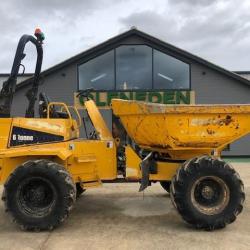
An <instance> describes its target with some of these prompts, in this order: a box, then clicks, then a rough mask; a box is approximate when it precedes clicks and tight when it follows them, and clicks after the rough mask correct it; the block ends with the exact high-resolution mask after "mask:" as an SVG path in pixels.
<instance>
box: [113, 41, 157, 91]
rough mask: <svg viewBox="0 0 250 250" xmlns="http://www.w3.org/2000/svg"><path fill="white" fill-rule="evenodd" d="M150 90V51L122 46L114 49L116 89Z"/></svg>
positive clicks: (139, 47)
mask: <svg viewBox="0 0 250 250" xmlns="http://www.w3.org/2000/svg"><path fill="white" fill-rule="evenodd" d="M151 88H152V49H151V48H150V47H148V46H145V45H124V46H120V47H118V48H117V49H116V89H119V90H126V89H151Z"/></svg>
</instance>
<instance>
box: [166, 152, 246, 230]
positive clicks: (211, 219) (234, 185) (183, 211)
mask: <svg viewBox="0 0 250 250" xmlns="http://www.w3.org/2000/svg"><path fill="white" fill-rule="evenodd" d="M209 175H210V176H212V175H214V176H217V177H219V178H220V179H222V180H223V181H224V183H225V184H226V186H227V187H228V189H229V191H230V192H229V198H228V199H229V201H228V204H227V205H226V206H225V208H223V210H222V211H221V212H220V213H219V214H213V215H207V214H204V213H201V212H200V211H199V210H198V209H196V207H195V206H194V204H193V203H192V199H191V188H192V184H194V183H195V180H197V179H199V178H200V177H204V176H208V177H209ZM170 197H171V201H172V203H173V205H174V206H175V207H176V208H177V210H178V212H179V213H180V215H181V216H182V218H183V219H184V220H185V221H186V222H187V223H189V224H191V225H193V226H194V227H196V228H198V229H205V230H209V231H210V230H215V229H220V228H224V227H225V226H226V225H227V224H230V223H232V222H233V221H235V219H236V217H237V215H238V214H240V213H241V211H242V209H243V203H244V200H245V193H244V186H243V182H242V180H241V179H240V176H239V174H238V173H237V172H236V171H235V170H234V169H233V167H232V166H231V165H230V164H229V163H226V162H224V161H222V160H221V159H217V158H212V157H210V156H202V157H196V158H193V159H191V160H188V161H186V162H185V163H184V164H183V165H182V166H181V167H180V168H179V169H178V171H177V173H176V175H175V176H174V177H173V179H172V182H171V187H170Z"/></svg>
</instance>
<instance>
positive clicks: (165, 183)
mask: <svg viewBox="0 0 250 250" xmlns="http://www.w3.org/2000/svg"><path fill="white" fill-rule="evenodd" d="M160 184H161V186H162V187H163V189H165V190H166V191H167V192H168V193H170V185H171V181H160Z"/></svg>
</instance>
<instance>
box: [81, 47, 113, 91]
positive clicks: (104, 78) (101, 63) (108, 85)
mask: <svg viewBox="0 0 250 250" xmlns="http://www.w3.org/2000/svg"><path fill="white" fill-rule="evenodd" d="M78 70H79V72H78V74H79V89H80V90H81V89H86V88H91V87H92V88H94V89H95V90H109V89H114V87H115V77H114V75H115V73H114V50H111V51H109V52H107V53H105V54H103V55H101V56H98V57H96V58H94V59H92V60H90V61H88V62H86V63H84V64H82V65H80V66H79V68H78Z"/></svg>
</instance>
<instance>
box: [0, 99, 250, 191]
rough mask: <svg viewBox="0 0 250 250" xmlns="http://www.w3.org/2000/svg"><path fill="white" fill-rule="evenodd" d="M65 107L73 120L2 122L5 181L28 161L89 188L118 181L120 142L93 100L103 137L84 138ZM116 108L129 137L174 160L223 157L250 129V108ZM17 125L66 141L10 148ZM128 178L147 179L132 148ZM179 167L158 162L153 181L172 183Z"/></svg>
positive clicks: (123, 104) (89, 105)
mask: <svg viewBox="0 0 250 250" xmlns="http://www.w3.org/2000/svg"><path fill="white" fill-rule="evenodd" d="M51 105H58V106H61V107H62V111H66V112H67V113H68V114H69V116H68V117H69V118H68V119H53V118H50V117H49V113H48V116H47V118H41V119H38V118H18V117H17V118H1V120H0V121H1V122H0V183H5V182H6V180H7V178H8V177H9V175H10V174H11V173H12V172H13V170H14V169H15V168H16V167H18V166H19V165H21V164H22V163H24V162H25V161H28V160H34V159H48V160H51V161H55V162H58V163H60V164H61V165H63V166H64V167H65V169H67V170H68V171H69V173H70V174H71V175H72V177H73V179H74V181H75V182H76V183H80V184H81V185H82V186H83V187H84V188H90V187H96V186H99V185H101V183H102V181H103V180H114V179H116V178H117V153H116V143H115V140H114V139H113V137H112V134H111V132H110V131H109V129H108V127H107V125H106V124H105V122H104V120H103V118H102V116H101V114H100V112H99V110H98V108H97V107H96V105H95V103H94V102H93V101H92V100H88V101H86V102H85V107H86V109H87V111H88V113H89V116H90V118H91V120H92V123H93V125H94V127H95V129H96V131H97V134H98V137H99V139H96V140H88V139H80V138H79V126H80V123H81V122H80V120H79V116H78V115H79V114H78V113H77V112H76V114H77V116H78V121H75V120H73V119H72V116H71V114H70V111H69V108H68V107H67V106H66V105H65V104H63V103H51ZM112 109H113V111H114V113H115V114H116V115H118V116H119V117H120V118H121V121H122V123H123V125H124V127H125V128H126V130H127V132H128V134H129V135H130V136H131V138H132V139H134V140H135V142H136V143H138V144H139V145H140V146H141V147H142V148H147V149H150V150H155V151H159V152H163V153H167V154H169V156H170V157H171V158H172V159H189V158H191V157H194V156H197V155H201V154H210V153H211V151H212V150H215V151H217V153H218V154H219V153H220V151H221V150H222V148H223V147H224V146H225V145H226V144H227V143H230V142H232V141H234V140H236V139H237V138H240V137H242V136H243V135H245V134H248V133H249V131H250V126H249V124H250V105H220V106H219V105H216V106H212V105H211V106H201V105H197V106H179V105H177V106H166V105H157V104H145V103H141V102H135V101H123V100H113V101H112ZM13 126H18V127H22V128H27V129H33V130H37V131H42V132H47V133H51V134H55V135H62V136H64V141H60V142H53V143H43V144H32V145H23V146H15V147H10V144H9V140H10V138H9V137H10V134H11V130H12V127H13ZM125 155H126V178H127V179H128V180H131V179H135V180H140V179H141V170H140V162H141V160H142V159H140V157H139V156H138V155H137V154H136V153H135V152H134V151H133V149H132V148H131V147H130V146H126V151H125ZM179 165H180V164H179V163H173V162H160V161H158V162H157V174H151V175H150V180H152V181H161V180H171V178H172V176H173V175H174V174H175V172H176V169H177V168H178V167H179Z"/></svg>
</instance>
